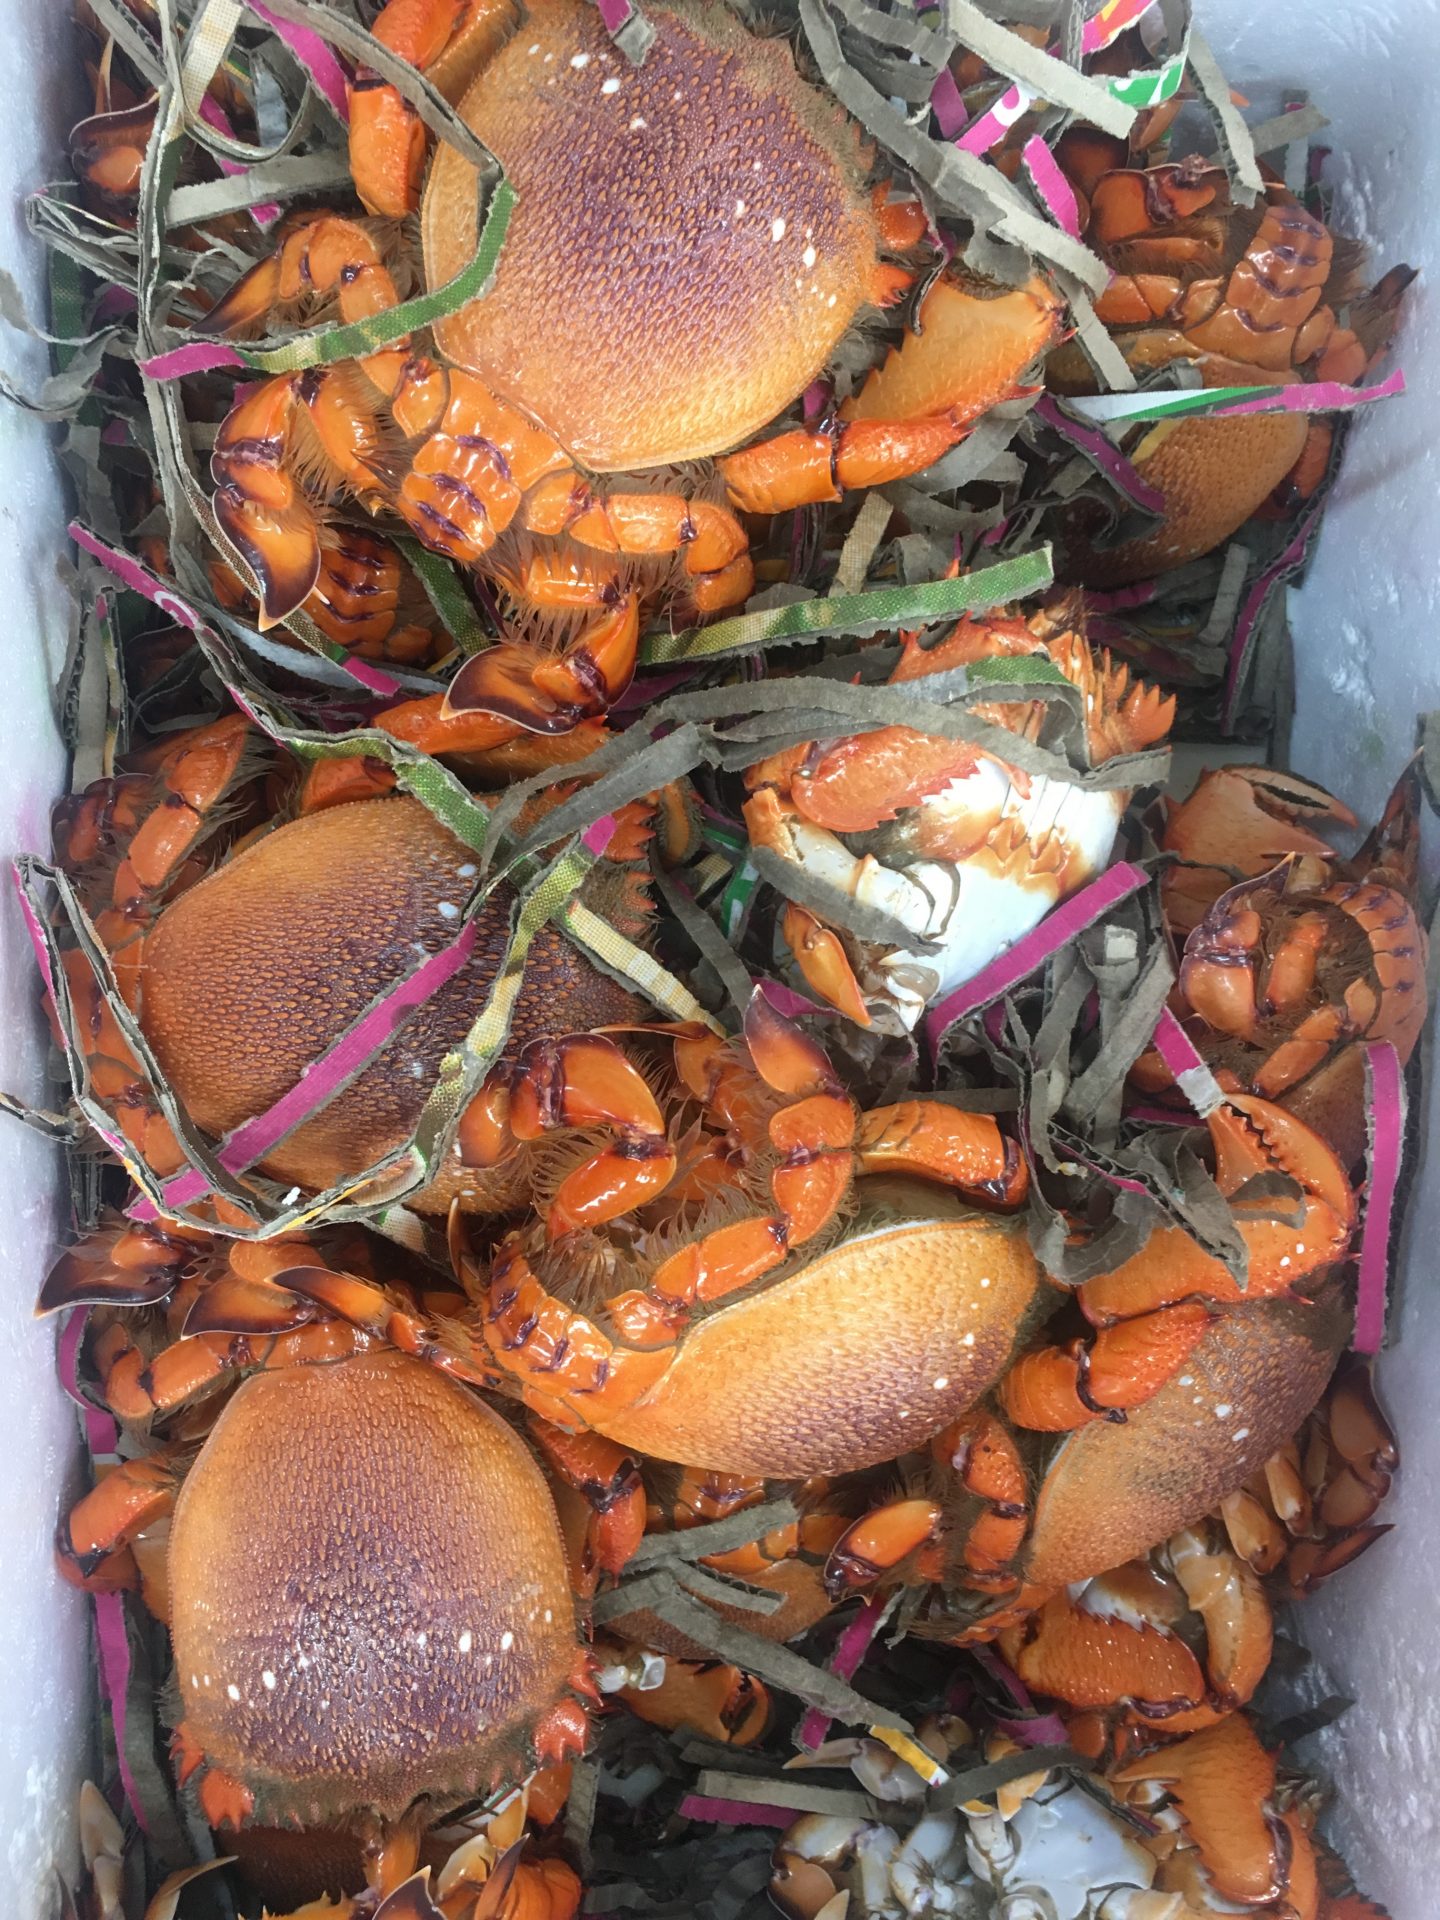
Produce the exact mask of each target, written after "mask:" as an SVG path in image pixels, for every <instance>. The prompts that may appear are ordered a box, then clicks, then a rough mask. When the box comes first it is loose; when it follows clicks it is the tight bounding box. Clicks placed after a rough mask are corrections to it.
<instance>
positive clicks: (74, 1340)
mask: <svg viewBox="0 0 1440 1920" xmlns="http://www.w3.org/2000/svg"><path fill="white" fill-rule="evenodd" d="M88 1318H89V1308H88V1307H81V1308H79V1309H77V1310H76V1312H74V1313H72V1314H71V1315H70V1317H69V1319H68V1320H67V1321H66V1323H65V1329H64V1332H63V1333H62V1334H61V1335H60V1340H59V1344H58V1347H57V1349H56V1356H55V1357H56V1365H57V1367H58V1370H59V1374H60V1384H61V1386H62V1387H64V1389H65V1391H66V1393H67V1394H69V1396H70V1398H71V1399H72V1400H75V1401H78V1403H79V1404H80V1406H81V1407H82V1408H83V1409H84V1413H85V1441H86V1445H87V1446H88V1447H89V1449H90V1452H91V1455H92V1456H93V1455H95V1454H105V1453H113V1452H114V1451H115V1445H116V1442H117V1441H118V1439H119V1437H120V1429H119V1428H118V1427H117V1426H116V1424H115V1422H114V1420H113V1419H111V1417H110V1415H109V1414H107V1413H105V1412H103V1411H102V1410H101V1409H100V1408H99V1407H95V1406H92V1405H91V1404H90V1402H89V1401H88V1400H87V1399H86V1398H85V1396H84V1395H83V1394H82V1393H81V1391H80V1375H79V1365H80V1342H81V1339H82V1338H83V1336H84V1332H85V1322H86V1320H87V1319H88ZM91 1598H92V1599H93V1600H94V1602H95V1641H96V1648H97V1651H98V1653H99V1664H100V1685H101V1688H102V1689H103V1691H104V1694H105V1701H106V1704H107V1705H108V1706H109V1708H110V1714H111V1718H112V1719H113V1721H114V1724H115V1756H116V1759H117V1760H118V1762H119V1765H120V1779H121V1783H122V1785H123V1786H124V1788H125V1797H126V1799H127V1800H128V1801H129V1802H130V1805H131V1808H132V1809H133V1810H134V1814H135V1818H136V1819H137V1820H138V1821H139V1822H140V1825H141V1826H142V1827H144V1826H145V1815H144V1812H143V1810H142V1805H141V1798H140V1793H139V1790H138V1788H137V1787H136V1784H135V1777H134V1775H133V1774H132V1773H131V1771H130V1762H129V1759H128V1747H127V1743H126V1739H125V1722H126V1715H127V1711H128V1706H127V1696H128V1693H129V1689H130V1642H129V1640H128V1639H127V1638H126V1635H125V1602H124V1600H123V1599H122V1597H121V1596H120V1595H119V1594H118V1593H97V1594H92V1596H91ZM146 1830H147V1831H148V1829H146Z"/></svg>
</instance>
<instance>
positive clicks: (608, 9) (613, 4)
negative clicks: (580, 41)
mask: <svg viewBox="0 0 1440 1920" xmlns="http://www.w3.org/2000/svg"><path fill="white" fill-rule="evenodd" d="M595 10H596V12H597V13H598V14H599V15H600V18H601V19H602V20H603V21H604V22H605V31H606V32H607V33H612V34H613V33H619V31H620V29H621V28H622V27H623V26H624V25H625V22H626V21H627V20H629V19H631V18H632V17H633V16H634V13H635V9H634V8H633V7H632V6H631V4H630V0H595Z"/></svg>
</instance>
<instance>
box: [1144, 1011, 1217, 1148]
mask: <svg viewBox="0 0 1440 1920" xmlns="http://www.w3.org/2000/svg"><path fill="white" fill-rule="evenodd" d="M1155 1047H1156V1050H1157V1052H1158V1053H1159V1055H1160V1058H1161V1059H1162V1060H1163V1061H1164V1062H1165V1064H1166V1066H1167V1067H1168V1068H1169V1069H1170V1071H1171V1073H1173V1074H1174V1076H1175V1084H1176V1086H1177V1087H1179V1089H1180V1091H1181V1092H1182V1093H1183V1094H1184V1096H1185V1098H1186V1099H1187V1100H1188V1101H1189V1102H1190V1104H1191V1106H1192V1107H1193V1108H1194V1109H1195V1111H1196V1112H1197V1113H1198V1114H1199V1115H1200V1117H1201V1119H1202V1120H1203V1119H1207V1118H1208V1117H1209V1116H1210V1115H1211V1114H1212V1113H1214V1111H1215V1109H1216V1108H1217V1107H1221V1106H1223V1105H1224V1104H1225V1096H1224V1094H1223V1093H1222V1092H1221V1091H1220V1083H1219V1081H1218V1080H1217V1079H1216V1078H1215V1076H1214V1074H1213V1073H1212V1072H1211V1071H1210V1068H1209V1066H1208V1064H1207V1063H1206V1062H1205V1061H1204V1060H1203V1059H1202V1058H1201V1056H1200V1054H1199V1052H1198V1050H1197V1049H1196V1046H1195V1043H1194V1042H1193V1041H1192V1040H1191V1038H1190V1036H1189V1034H1188V1033H1186V1031H1185V1029H1184V1027H1182V1026H1181V1024H1180V1022H1179V1021H1178V1020H1177V1019H1176V1017H1175V1015H1174V1014H1173V1013H1172V1012H1171V1011H1170V1009H1169V1007H1165V1008H1163V1009H1162V1011H1161V1014H1160V1018H1159V1020H1158V1021H1157V1023H1156V1026H1155Z"/></svg>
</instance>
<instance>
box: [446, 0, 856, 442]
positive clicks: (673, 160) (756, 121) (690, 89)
mask: <svg viewBox="0 0 1440 1920" xmlns="http://www.w3.org/2000/svg"><path fill="white" fill-rule="evenodd" d="M649 19H650V21H651V24H652V25H653V26H654V27H655V28H656V29H657V30H658V33H657V38H656V40H655V43H654V44H653V45H652V47H651V48H650V51H649V53H648V54H647V55H646V58H645V60H644V63H643V64H642V65H641V66H638V67H636V66H633V65H632V64H631V63H630V62H629V61H628V60H627V59H626V58H625V56H624V55H623V54H622V53H621V52H619V51H618V49H616V48H615V47H614V45H613V44H612V43H611V41H610V39H609V36H608V35H607V33H606V31H605V27H604V24H603V22H602V21H601V19H600V16H599V15H598V13H596V11H595V9H594V8H593V7H592V6H588V5H584V4H582V0H532V4H531V5H530V6H529V8H528V10H527V12H526V16H525V19H524V21H523V22H522V23H521V25H520V27H519V29H518V30H517V31H516V33H515V35H514V36H513V38H512V39H511V40H510V41H509V42H508V43H507V45H506V46H505V47H504V48H502V50H501V51H500V53H499V54H498V55H497V56H496V57H495V58H494V59H493V60H492V61H491V62H490V63H489V65H488V66H487V67H486V68H485V70H484V72H483V73H482V74H481V75H480V77H479V78H478V79H477V80H476V81H475V82H474V84H473V85H472V87H471V88H470V90H469V92H468V93H467V94H466V95H465V97H464V99H463V100H462V102H461V104H460V113H461V116H462V118H463V119H464V120H465V122H466V124H467V125H468V126H469V127H471V128H472V129H473V130H474V132H475V133H477V134H478V135H479V137H480V139H481V140H482V141H484V142H485V144H486V145H487V146H488V147H489V148H490V149H491V150H492V151H493V152H494V153H495V154H496V155H497V156H498V157H499V159H500V161H501V163H502V164H503V166H504V168H505V172H506V175H507V177H508V179H509V180H510V182H511V184H512V185H513V186H514V188H515V189H516V192H517V194H518V196H519V198H518V203H517V205H516V208H515V211H514V214H513V215H512V217H511V221H510V226H509V229H508V231H507V234H506V239H505V248H504V252H503V255H502V258H501V262H500V266H499V269H498V271H497V273H496V276H495V281H494V284H493V286H492V287H491V288H490V290H489V291H488V292H487V293H486V294H485V295H484V296H483V297H482V298H480V299H477V300H473V301H471V302H470V303H469V304H468V305H467V306H465V307H462V308H461V309H460V311H459V312H458V313H456V314H454V315H452V316H451V317H450V318H449V319H447V320H443V321H441V322H440V323H439V325H437V327H436V328H435V336H436V339H437V341H438V343H439V345H440V347H441V349H442V351H443V352H444V353H445V354H446V355H447V357H448V358H449V359H451V360H452V361H454V362H455V363H456V364H457V365H459V366H462V367H465V368H467V369H469V370H470V371H471V372H473V373H476V374H479V375H480V377H481V378H482V379H483V380H485V381H486V382H487V384H488V385H489V386H490V387H491V388H492V389H493V390H494V391H495V392H496V393H498V394H500V395H502V396H503V397H504V398H505V399H507V400H511V401H513V402H515V403H516V404H518V405H520V406H522V407H524V408H525V409H526V410H527V411H528V412H530V413H532V414H533V415H534V416H535V417H536V418H537V419H538V420H539V421H540V422H541V423H542V424H543V425H544V426H545V427H546V428H547V429H548V430H549V431H550V432H551V433H553V434H554V435H555V436H556V438H557V439H559V440H560V441H561V442H562V443H563V444H564V445H565V446H566V447H567V448H568V449H569V450H570V452H571V453H572V454H573V455H574V456H575V457H576V458H577V459H579V460H582V461H584V463H585V464H586V465H587V466H589V467H590V468H592V469H593V470H595V471H597V472H602V473H604V472H615V471H618V470H620V469H624V468H630V467H652V466H658V465H661V464H664V463H667V462H670V461H680V460H689V459H694V458H697V457H699V456H701V455H705V454H711V453H718V452H721V451H723V450H724V449H726V448H729V447H733V446H736V445H738V444H739V443H740V442H741V441H743V440H745V439H747V438H748V437H749V436H751V435H752V434H754V433H756V432H758V430H759V429H760V428H761V427H763V426H765V425H766V424H767V423H768V422H769V421H770V420H772V419H774V418H775V416H776V415H777V414H779V413H780V412H782V411H783V409H784V408H785V407H786V406H788V405H789V403H790V402H791V401H792V400H793V399H794V398H795V396H796V395H797V394H799V393H801V392H803V390H804V389H805V387H806V386H807V385H808V384H809V383H810V381H811V380H813V379H814V378H816V376H817V375H818V374H819V373H820V372H821V371H822V370H823V369H824V367H825V365H826V363H827V361H828V360H829V358H830V356H831V354H832V352H833V350H834V348H835V345H836V343H837V342H838V341H839V340H840V339H841V337H842V336H843V335H844V333H845V332H846V330H847V329H848V328H849V326H850V323H851V321H852V320H853V319H854V317H855V315H856V313H857V311H858V310H859V309H860V307H861V306H862V305H863V304H864V303H865V302H866V300H867V299H868V297H869V296H868V287H869V276H870V270H871V268H872V267H873V266H874V264H875V260H876V257H877V232H876V225H875V219H874V215H873V213H872V212H871V209H870V206H869V202H868V200H867V199H866V197H865V195H864V192H863V190H862V189H863V185H864V179H865V171H866V169H865V165H864V162H863V160H862V155H861V150H860V142H859V138H858V135H857V133H856V130H855V128H854V127H853V126H852V125H851V124H850V123H849V122H848V121H847V120H846V119H845V117H844V115H843V114H842V113H841V111H840V110H839V108H838V107H836V106H835V104H834V103H833V102H832V101H831V100H829V99H828V98H826V97H825V96H822V95H821V94H820V93H819V92H818V91H816V90H815V89H813V88H811V87H809V86H807V85H806V84H805V83H804V82H803V81H802V80H801V79H800V77H799V75H798V74H797V73H796V71H795V63H794V60H793V58H792V56H791V53H790V51H789V49H788V47H787V46H786V45H785V44H784V42H783V41H780V40H778V39H769V40H767V39H763V38H761V37H759V36H758V35H756V34H755V33H753V32H752V31H751V30H750V29H749V28H748V27H746V26H744V25H743V24H742V23H741V22H739V21H738V20H737V19H736V18H735V17H734V16H733V15H732V14H731V13H729V12H728V11H727V10H726V9H725V8H724V7H721V6H718V5H714V4H711V3H710V0H698V3H697V4H689V3H686V4H671V5H668V6H665V7H658V8H651V9H649ZM541 106H543V108H544V109H545V110H543V111H540V110H537V108H539V107H541ZM476 220H477V181H476V175H475V170H474V168H473V167H471V166H470V165H469V164H468V162H466V161H465V160H464V159H463V158H462V157H461V156H460V154H459V153H457V152H456V151H455V150H454V149H453V148H449V147H442V148H441V149H440V150H439V151H438V152H437V154H436V156H435V159H434V162H433V165H432V167H431V173H430V179H429V183H428V186H427V188H426V193H425V201H424V205H423V208H422V213H421V227H422V233H423V237H424V248H425V268H426V276H427V279H428V281H429V284H430V285H431V286H439V285H440V284H442V283H443V282H444V281H446V280H448V279H451V278H452V277H453V276H454V275H455V274H456V273H458V272H459V271H460V270H461V268H463V267H464V266H465V265H466V264H467V263H468V262H469V260H470V259H471V258H472V257H473V255H474V253H475V246H476V232H477V229H476ZM581 262H583V263H584V265H585V270H584V271H582V272H577V271H576V265H577V263H581Z"/></svg>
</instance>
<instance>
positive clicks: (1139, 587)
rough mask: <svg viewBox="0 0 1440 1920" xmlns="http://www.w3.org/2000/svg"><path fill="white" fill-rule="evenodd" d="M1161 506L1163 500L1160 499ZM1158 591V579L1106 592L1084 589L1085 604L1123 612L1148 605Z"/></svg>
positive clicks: (1107, 611)
mask: <svg viewBox="0 0 1440 1920" xmlns="http://www.w3.org/2000/svg"><path fill="white" fill-rule="evenodd" d="M1160 504H1161V506H1162V508H1163V506H1164V504H1165V502H1164V500H1163V499H1161V501H1160ZM1159 592H1160V582H1159V581H1158V580H1137V581H1136V582H1135V584H1134V586H1133V587H1115V588H1114V589H1113V590H1112V591H1110V592H1108V593H1098V592H1096V591H1095V590H1094V588H1092V587H1087V588H1086V589H1085V604H1086V606H1087V607H1093V608H1094V609H1095V611H1096V612H1097V613H1124V612H1125V611H1126V610H1127V608H1130V607H1148V606H1149V604H1150V602H1151V601H1152V600H1154V599H1155V598H1156V596H1157V595H1158V594H1159Z"/></svg>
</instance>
